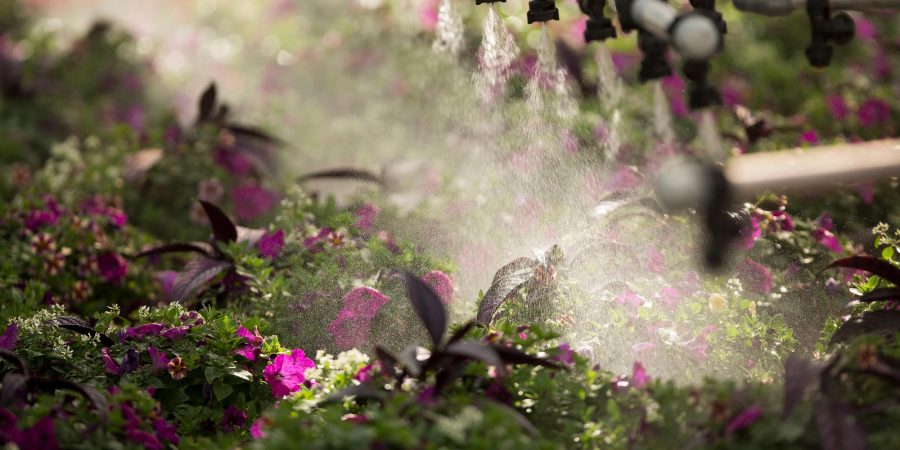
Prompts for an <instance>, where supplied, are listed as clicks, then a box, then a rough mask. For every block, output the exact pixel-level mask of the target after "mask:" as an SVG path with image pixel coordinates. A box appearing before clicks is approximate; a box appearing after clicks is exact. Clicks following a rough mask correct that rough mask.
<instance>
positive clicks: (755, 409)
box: [725, 406, 763, 434]
mask: <svg viewBox="0 0 900 450" xmlns="http://www.w3.org/2000/svg"><path fill="white" fill-rule="evenodd" d="M762 415H763V409H762V408H761V407H759V406H751V407H749V408H747V409H745V410H743V411H741V412H740V413H739V414H738V415H736V416H734V417H733V418H732V419H731V420H730V421H729V422H728V425H726V426H725V434H734V432H736V431H738V430H741V429H744V428H747V427H749V426H750V425H753V423H755V422H756V421H757V420H759V418H760V417H762Z"/></svg>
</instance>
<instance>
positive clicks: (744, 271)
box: [737, 258, 772, 294]
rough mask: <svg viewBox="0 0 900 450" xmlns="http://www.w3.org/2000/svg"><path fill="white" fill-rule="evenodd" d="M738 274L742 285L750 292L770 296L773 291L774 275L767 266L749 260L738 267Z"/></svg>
mask: <svg viewBox="0 0 900 450" xmlns="http://www.w3.org/2000/svg"><path fill="white" fill-rule="evenodd" d="M737 272H738V273H737V275H738V279H740V280H741V284H742V285H744V286H745V287H746V288H747V290H749V291H750V292H756V293H759V294H768V293H769V292H771V291H772V273H771V272H769V269H768V268H766V266H764V265H762V264H760V263H758V262H756V261H753V260H752V259H749V258H748V259H745V260H744V261H743V262H742V263H741V265H740V266H738V270H737Z"/></svg>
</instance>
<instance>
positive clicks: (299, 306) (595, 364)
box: [0, 2, 900, 450]
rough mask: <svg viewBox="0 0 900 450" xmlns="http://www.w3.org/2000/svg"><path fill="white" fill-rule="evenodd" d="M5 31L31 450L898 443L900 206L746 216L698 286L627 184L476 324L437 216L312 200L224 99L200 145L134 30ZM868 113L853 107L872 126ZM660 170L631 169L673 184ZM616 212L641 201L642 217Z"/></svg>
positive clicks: (15, 333)
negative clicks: (733, 254) (61, 34)
mask: <svg viewBox="0 0 900 450" xmlns="http://www.w3.org/2000/svg"><path fill="white" fill-rule="evenodd" d="M0 5H2V7H0V23H2V24H4V25H8V26H6V27H5V28H4V31H2V32H0V59H2V60H0V62H2V66H0V68H2V69H3V72H2V73H0V75H3V76H2V78H0V81H2V82H3V83H4V84H3V85H2V86H0V87H2V89H3V103H2V105H0V127H2V129H3V130H8V131H10V132H9V133H3V136H4V137H3V138H0V141H2V142H0V144H2V145H0V172H2V173H4V174H6V175H8V176H7V177H4V178H3V181H2V183H0V198H2V199H3V202H2V203H0V376H2V378H0V443H2V444H3V445H6V446H7V447H9V448H16V447H18V448H21V449H54V448H85V449H87V448H104V449H105V448H108V449H121V448H129V449H130V448H134V449H140V448H146V449H154V450H155V449H167V448H185V449H190V448H197V449H201V448H213V447H219V448H260V449H262V448H265V449H268V448H297V447H298V446H302V447H303V448H323V449H324V448H348V449H349V448H354V449H355V448H373V449H393V448H398V449H399V448H423V449H431V448H434V449H437V448H492V449H494V448H498V449H503V448H509V449H517V448H542V449H543V448H546V449H551V448H659V449H667V448H748V449H750V448H785V449H795V448H826V449H861V448H897V447H900V432H898V431H897V430H896V427H895V424H896V422H897V421H898V420H900V402H898V399H900V334H898V333H897V329H898V325H900V310H898V305H900V303H898V302H900V291H898V289H900V255H898V254H897V252H898V251H900V232H898V231H896V230H895V229H894V230H892V229H891V227H890V226H889V225H886V224H884V223H878V221H875V222H874V223H877V226H875V228H874V229H872V230H871V233H869V232H868V225H871V224H870V223H868V221H870V220H873V219H872V217H868V216H867V217H865V218H863V217H859V213H860V211H870V208H878V209H877V217H875V216H873V217H875V218H876V219H878V220H892V219H893V218H894V217H896V214H897V210H896V202H895V201H894V200H895V197H896V192H895V191H896V187H895V186H890V185H886V186H880V187H875V188H874V190H870V189H868V188H869V187H868V186H862V187H861V188H862V195H860V194H859V193H854V194H852V195H848V194H846V193H844V194H836V196H833V197H830V198H828V199H827V200H830V201H831V203H829V204H834V205H839V207H838V208H837V209H834V210H832V211H831V212H829V211H825V210H824V208H823V207H822V204H821V203H814V202H810V201H805V200H802V199H791V200H790V202H789V201H788V199H787V198H785V197H783V196H774V195H771V196H764V197H761V198H759V199H758V201H757V202H756V203H753V204H747V205H744V210H743V211H741V214H743V215H744V216H745V218H746V219H747V220H746V224H747V226H746V229H745V230H744V233H743V234H742V236H741V238H740V239H739V242H738V243H737V244H736V247H740V248H739V249H735V250H736V251H740V252H743V253H741V254H740V257H739V258H738V260H737V265H736V267H735V268H734V269H733V270H731V271H728V272H726V273H720V274H716V275H707V274H701V273H697V272H696V271H694V270H693V269H688V267H692V266H691V264H690V263H691V262H693V261H696V257H695V255H696V254H697V253H699V251H700V250H699V247H698V243H697V242H695V240H693V239H692V238H691V236H688V235H687V234H688V233H687V232H686V231H685V227H684V226H683V225H684V223H685V222H686V221H687V220H690V218H689V217H687V216H670V215H666V214H662V213H660V212H659V211H657V210H656V208H655V203H654V202H653V201H652V200H651V199H650V194H649V192H647V189H646V186H645V185H644V183H642V182H638V181H639V180H637V178H635V179H632V178H629V177H631V176H634V177H639V175H640V174H639V173H638V175H635V173H636V172H634V171H632V169H631V168H619V169H616V170H615V171H614V172H613V173H612V174H611V175H610V177H611V179H613V180H614V181H616V182H614V183H609V185H604V187H603V188H602V190H603V191H604V192H603V198H605V199H606V203H604V204H603V205H605V206H606V207H608V208H609V210H610V211H611V212H610V213H609V214H607V215H606V216H604V220H605V221H607V222H604V223H594V224H593V225H591V226H589V227H587V229H586V230H580V231H583V233H582V234H579V235H578V236H579V239H575V240H571V242H570V241H566V242H562V243H561V244H560V245H555V246H552V247H551V248H549V249H545V250H544V251H542V252H540V254H539V255H538V256H536V257H534V258H531V257H524V256H523V257H520V258H518V259H515V260H512V261H509V262H508V263H507V264H505V265H503V266H502V267H488V268H484V270H486V271H487V272H490V274H486V275H491V274H492V275H493V278H492V281H491V283H490V284H487V285H485V286H471V287H469V288H471V289H469V291H471V292H475V291H476V290H477V289H481V290H482V291H481V293H480V294H479V295H478V296H477V298H460V297H461V295H460V292H463V291H464V290H463V289H460V286H457V285H456V284H457V283H456V282H455V281H454V279H453V276H454V269H455V267H454V263H453V262H452V261H447V260H444V259H442V258H437V257H434V256H432V255H430V254H429V252H428V251H426V250H424V249H423V248H422V247H421V246H420V245H417V244H418V243H417V242H415V241H412V240H409V239H401V238H397V237H396V235H395V232H396V230H395V227H396V228H403V227H402V224H403V223H404V222H412V221H422V222H424V223H426V224H429V226H430V225H431V224H432V223H434V222H436V221H437V220H436V219H434V218H431V217H429V215H428V214H429V211H427V210H426V211H417V212H416V213H414V214H404V213H402V212H401V211H399V210H398V208H395V207H393V206H392V205H391V204H389V203H387V202H382V201H381V199H382V196H380V195H379V194H378V193H377V192H372V193H367V194H365V195H359V196H356V197H352V198H351V199H350V200H348V201H342V202H338V201H337V200H336V199H335V198H333V197H331V196H329V195H328V194H327V193H322V192H316V191H312V190H308V189H307V190H304V188H302V187H300V186H296V185H295V183H293V182H291V181H288V180H287V178H288V177H287V176H286V174H284V173H282V172H281V171H279V170H278V168H279V166H280V163H281V162H282V160H283V158H284V157H285V154H284V153H283V152H282V150H281V149H282V148H283V147H284V142H282V141H281V140H280V139H278V138H277V137H275V136H272V135H271V134H270V133H268V132H266V131H264V130H263V129H261V128H257V127H254V126H250V125H247V124H244V123H241V122H239V121H238V120H237V119H236V118H235V117H236V115H235V113H234V112H233V111H231V110H229V108H228V107H227V106H226V105H225V104H224V103H223V98H225V97H226V96H227V95H226V94H225V93H222V92H220V91H219V90H218V89H217V87H216V85H215V84H210V85H209V86H208V87H207V88H206V89H205V90H204V91H203V92H201V93H199V95H198V96H197V97H198V98H197V101H196V108H195V110H194V111H193V120H192V122H191V123H190V124H181V123H179V122H178V121H177V120H176V119H175V114H174V113H172V112H170V111H167V110H165V109H164V108H162V107H160V106H159V105H157V104H154V103H153V99H152V98H150V96H149V95H147V94H146V92H145V86H146V84H148V83H153V82H154V80H152V79H144V75H143V74H145V73H146V72H147V71H146V70H144V68H145V67H146V66H147V65H149V64H150V61H141V60H138V58H134V57H133V56H134V52H129V51H124V50H122V49H123V48H125V49H127V48H131V47H133V46H134V45H135V44H134V42H132V41H131V38H130V37H129V36H128V35H127V34H126V33H123V32H120V31H118V30H116V28H115V26H113V25H109V24H103V25H98V26H95V27H93V28H92V29H91V31H90V32H89V33H88V35H87V36H85V37H84V38H82V39H80V40H78V41H77V42H75V43H73V44H70V45H67V46H62V45H60V43H59V42H57V41H56V37H55V36H54V35H53V33H52V32H49V31H47V30H46V29H44V28H40V27H33V26H31V23H30V19H29V16H28V15H27V14H26V13H25V11H24V10H23V9H21V7H20V6H19V5H18V3H16V2H0ZM23 42H28V43H30V45H31V46H30V47H29V48H30V51H29V53H28V54H27V56H23V53H22V52H21V49H22V47H21V44H22V43H23ZM129 46H131V47H129ZM773 46H775V44H773V43H771V42H769V43H768V44H766V46H765V47H764V48H765V49H766V51H767V52H773V51H775V50H773V49H772V48H770V47H773ZM60 49H62V50H60ZM881 50H882V51H883V52H887V51H889V49H888V48H883V49H881ZM794 56H796V55H792V58H793V57H794ZM866 56H871V55H866ZM728 64H733V65H735V66H740V65H741V64H742V63H741V62H740V61H728ZM69 67H77V68H78V70H76V71H74V72H70V71H68V70H67V68H69ZM88 68H90V69H91V70H89V69H88ZM753 69H754V70H756V69H757V68H755V67H754V68H753ZM760 70H761V69H760ZM748 71H750V69H748ZM526 75H527V74H525V75H523V76H526ZM770 75H771V76H770V78H771V77H775V76H776V75H777V74H770ZM839 75H841V76H848V77H849V76H850V75H848V74H846V73H841V74H839ZM879 76H880V75H879ZM148 78H149V77H148ZM746 78H747V80H745V81H747V82H749V81H750V80H755V79H767V78H766V77H763V76H761V75H759V74H757V73H755V72H752V73H751V72H748V73H747V75H746ZM882 78H883V77H882ZM882 78H878V79H877V80H875V82H880V81H879V80H881V81H883V79H882ZM878 86H879V89H881V88H883V90H885V91H886V90H887V89H888V87H887V86H882V85H881V84H879V85H878ZM59 92H63V93H65V95H58V93H59ZM862 92H863V89H856V85H853V86H848V87H847V91H846V95H845V96H844V97H846V99H847V100H850V101H851V103H853V104H856V103H863V105H864V104H868V103H871V102H873V101H875V100H874V99H869V100H865V99H863V98H862V97H860V96H861V95H863V94H862ZM879 92H881V91H879ZM670 94H671V93H670ZM673 97H677V96H674V95H673ZM844 97H842V99H843V98H844ZM748 100H750V99H749V98H748ZM755 101H756V100H754V102H755ZM822 101H824V100H823V99H822V98H821V96H819V97H816V98H815V99H813V100H810V101H809V102H808V104H806V106H804V109H805V110H808V111H807V112H808V113H809V115H810V116H811V117H814V118H816V121H815V123H816V126H817V127H818V131H820V132H821V134H822V135H824V136H828V137H829V138H831V137H833V138H834V139H843V138H844V137H848V136H857V135H859V136H863V137H879V136H884V135H889V134H890V133H891V132H892V131H893V128H892V127H891V126H890V125H888V124H887V123H886V122H887V121H888V119H889V118H890V116H891V114H893V113H892V111H894V109H893V108H895V106H893V105H888V106H887V107H886V108H887V110H886V111H887V112H886V113H885V114H886V116H885V115H884V114H882V115H879V116H878V117H877V119H879V120H877V121H874V122H872V121H870V120H867V119H866V118H867V117H869V116H866V115H865V114H862V113H861V112H860V114H862V115H860V117H859V120H857V121H856V122H854V123H852V124H851V125H848V126H843V125H841V126H838V125H835V129H833V130H832V129H826V127H827V126H829V125H828V124H830V123H831V122H828V121H825V120H821V121H820V120H819V118H820V117H819V116H821V115H822V111H820V110H822V108H824V107H825V106H823V105H826V103H822ZM828 102H829V103H827V105H831V106H828V108H830V110H832V114H836V113H835V112H834V110H835V105H836V104H837V99H829V100H828ZM885 104H887V102H885ZM863 105H860V111H862V109H863ZM595 106H596V105H593V104H592V103H591V101H585V102H584V104H583V105H582V107H583V108H582V110H581V111H580V112H579V113H578V121H579V123H580V124H581V125H584V124H585V123H588V122H590V121H591V120H595V121H596V120H597V117H596V116H597V114H598V113H597V112H596V111H593V110H594V109H595ZM751 106H753V107H755V108H757V107H758V108H762V107H763V104H761V103H753V104H752V105H751ZM845 106H846V105H845ZM629 108H630V107H629V106H627V105H626V107H623V110H624V111H625V113H626V114H638V112H637V110H634V111H632V110H631V109H629ZM772 108H773V109H776V110H777V114H779V115H781V116H787V115H790V114H793V113H794V112H793V111H789V109H790V108H789V107H788V105H785V104H781V103H778V104H777V105H773V106H772ZM872 108H873V107H870V108H869V109H872ZM877 109H878V111H881V112H882V113H884V111H885V109H884V107H881V106H878V107H877ZM882 116H884V117H882ZM864 119H866V120H864ZM882 119H883V120H882ZM685 120H686V119H685ZM778 120H781V119H778ZM873 120H874V119H873ZM857 122H858V123H857ZM875 122H877V123H875ZM873 124H874V125H873ZM581 125H578V127H580V128H578V127H576V128H578V129H577V133H575V135H573V139H577V140H579V142H583V141H588V140H590V139H591V138H590V137H589V135H590V134H591V133H592V132H593V131H594V130H591V129H587V128H585V129H582V128H584V127H582V126H581ZM726 125H727V124H726ZM731 125H732V126H734V127H739V125H734V124H731ZM13 131H14V132H13ZM576 135H577V136H576ZM638 139H642V138H636V140H638ZM793 139H794V138H793V137H789V138H788V137H785V136H782V135H778V134H777V133H776V134H775V135H774V136H773V137H772V138H771V139H770V140H768V141H766V140H765V139H764V138H761V140H760V141H759V142H753V143H745V144H747V146H748V147H747V148H745V150H753V151H763V150H765V149H768V148H769V144H772V143H773V142H775V143H777V144H779V145H782V144H783V143H784V142H786V141H787V140H793ZM640 142H642V143H643V141H640ZM774 146H775V144H772V147H773V148H774ZM626 153H627V152H626ZM644 156H645V155H639V154H637V153H628V154H625V155H624V156H623V158H622V159H623V160H622V161H620V162H622V163H625V164H636V165H640V166H642V167H644V168H645V169H647V170H650V169H649V167H650V166H653V165H654V164H655V162H654V161H653V160H652V158H645V157H644ZM344 175H347V174H344ZM349 176H352V177H356V178H359V177H363V178H365V177H370V178H377V177H375V176H374V175H372V174H368V173H364V172H363V173H352V174H349ZM640 177H643V175H640ZM623 179H624V181H623ZM369 181H372V180H369ZM375 181H379V182H383V181H384V180H375ZM632 182H633V183H632ZM623 191H630V193H631V194H635V195H638V196H644V197H642V198H641V201H639V202H632V203H628V204H626V205H624V206H621V205H619V203H617V200H616V198H617V195H620V194H621V193H622V192H623ZM873 197H874V199H875V201H870V200H871V198H873ZM610 199H612V200H610ZM862 205H866V206H862ZM869 205H871V206H869ZM548 209H549V208H548ZM516 223H518V222H516ZM398 224H400V225H398ZM610 224H611V225H610ZM892 225H893V226H895V227H896V225H898V224H896V223H892ZM628 227H631V228H628ZM862 229H865V231H866V233H865V234H864V233H854V234H853V235H852V236H851V235H849V234H848V233H846V232H845V231H854V232H855V231H859V230H862ZM429 230H430V228H429ZM870 235H871V236H874V242H873V243H872V242H869V241H871V236H870ZM651 237H652V238H651ZM861 237H862V239H864V240H860V238H861ZM597 248H603V249H609V248H612V249H614V250H615V252H613V253H612V254H615V255H617V256H616V257H615V258H610V257H609V256H608V255H609V254H610V253H603V252H597V251H596V249H597ZM867 255H873V256H867ZM576 269H578V270H576ZM585 274H588V275H587V276H586V275H585ZM622 274H625V276H623V275H622ZM614 275H615V276H614ZM488 278H490V277H488ZM848 288H849V290H848ZM470 305H476V306H477V308H470V307H469V306H470Z"/></svg>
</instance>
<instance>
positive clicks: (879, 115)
mask: <svg viewBox="0 0 900 450" xmlns="http://www.w3.org/2000/svg"><path fill="white" fill-rule="evenodd" d="M890 117H891V107H890V105H888V104H887V102H885V101H884V100H880V99H877V98H870V99H868V100H866V101H865V102H864V103H863V104H862V105H860V106H859V110H857V111H856V118H857V119H859V123H860V125H862V126H864V127H871V126H874V125H883V124H885V123H887V121H888V119H890Z"/></svg>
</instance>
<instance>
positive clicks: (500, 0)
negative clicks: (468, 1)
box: [475, 0, 506, 5]
mask: <svg viewBox="0 0 900 450" xmlns="http://www.w3.org/2000/svg"><path fill="white" fill-rule="evenodd" d="M485 3H506V0H475V4H476V5H483V4H485Z"/></svg>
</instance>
